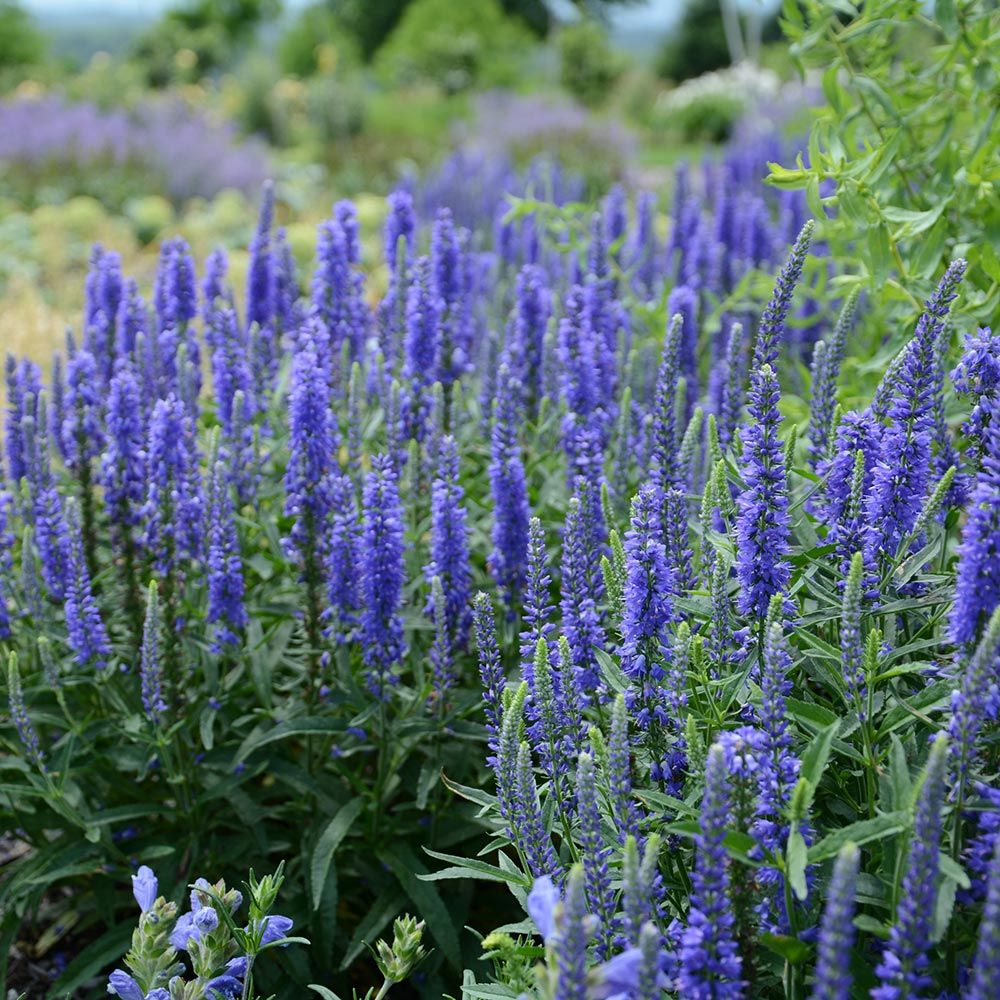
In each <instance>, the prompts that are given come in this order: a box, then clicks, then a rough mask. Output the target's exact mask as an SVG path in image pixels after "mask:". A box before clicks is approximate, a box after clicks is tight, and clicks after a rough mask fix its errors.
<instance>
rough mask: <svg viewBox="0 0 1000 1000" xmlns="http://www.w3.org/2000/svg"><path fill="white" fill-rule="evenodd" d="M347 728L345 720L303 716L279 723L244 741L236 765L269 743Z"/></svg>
mask: <svg viewBox="0 0 1000 1000" xmlns="http://www.w3.org/2000/svg"><path fill="white" fill-rule="evenodd" d="M346 728H347V721H346V720H344V719H330V718H318V717H312V716H303V717H302V718H300V719H291V720H290V721H288V722H279V723H278V724H277V725H276V726H273V727H271V728H270V729H267V730H262V731H260V732H256V733H251V734H250V736H248V737H247V738H246V739H245V740H244V741H243V745H242V746H241V747H240V748H239V750H238V751H237V753H236V758H235V763H237V764H238V763H240V761H243V760H246V758H247V757H249V756H250V754H252V753H254V752H255V751H257V750H260V748H261V747H265V746H267V745H268V744H269V743H277V742H279V741H280V740H287V739H290V738H291V737H293V736H320V735H329V734H330V733H342V732H344V730H345V729H346Z"/></svg>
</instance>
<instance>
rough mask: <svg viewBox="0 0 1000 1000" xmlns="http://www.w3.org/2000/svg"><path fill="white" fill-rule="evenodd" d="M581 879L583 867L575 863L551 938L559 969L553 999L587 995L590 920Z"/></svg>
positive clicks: (572, 999)
mask: <svg viewBox="0 0 1000 1000" xmlns="http://www.w3.org/2000/svg"><path fill="white" fill-rule="evenodd" d="M584 881H585V879H584V874H583V870H582V868H581V867H580V866H579V865H576V866H574V867H573V868H572V869H571V870H570V873H569V878H568V879H567V880H566V894H565V896H564V897H563V901H562V908H561V912H560V914H559V919H558V921H557V927H558V930H557V932H556V935H555V941H554V947H555V953H556V968H557V970H558V980H557V983H556V990H555V1000H586V998H587V942H588V940H589V938H590V926H589V925H590V921H589V920H588V916H589V915H588V913H587V894H586V889H585V886H584Z"/></svg>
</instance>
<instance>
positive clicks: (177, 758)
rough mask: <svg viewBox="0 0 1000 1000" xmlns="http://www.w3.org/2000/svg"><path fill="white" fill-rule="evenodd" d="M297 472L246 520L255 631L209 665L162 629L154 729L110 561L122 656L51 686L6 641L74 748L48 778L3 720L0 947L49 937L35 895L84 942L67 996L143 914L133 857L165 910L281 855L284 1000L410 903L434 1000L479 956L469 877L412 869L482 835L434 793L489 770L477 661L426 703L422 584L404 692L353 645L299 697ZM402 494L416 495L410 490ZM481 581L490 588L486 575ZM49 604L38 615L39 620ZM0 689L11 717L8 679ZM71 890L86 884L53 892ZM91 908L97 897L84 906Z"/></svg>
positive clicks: (38, 663) (352, 964)
mask: <svg viewBox="0 0 1000 1000" xmlns="http://www.w3.org/2000/svg"><path fill="white" fill-rule="evenodd" d="M286 419H287V414H286V407H285V403H284V402H283V401H282V402H281V403H276V406H275V407H274V408H272V410H271V412H270V414H269V416H268V420H270V421H271V422H272V424H273V425H274V426H278V425H279V424H280V425H282V426H284V425H285V424H286ZM211 424H212V419H211V418H208V419H207V420H206V422H205V426H204V427H203V447H204V450H205V452H206V453H207V452H208V450H209V447H208V445H209V438H210V432H211V426H210V425H211ZM467 425H468V428H469V430H468V435H469V437H468V441H469V443H470V445H471V446H472V447H473V448H476V447H481V445H477V444H476V443H475V438H476V433H477V432H476V427H477V425H476V422H475V421H467ZM364 426H365V430H364V440H365V442H366V444H365V450H366V452H369V453H373V452H374V451H375V450H378V449H381V448H383V447H384V437H383V429H384V414H383V413H382V412H381V410H380V409H376V408H374V407H373V408H372V410H371V411H370V412H368V413H367V414H366V417H365V425H364ZM282 437H284V431H283V432H282ZM366 461H367V458H366ZM286 462H287V448H286V447H285V446H284V445H282V446H281V447H278V448H275V449H274V450H273V451H272V453H271V458H270V459H269V464H268V468H267V469H266V472H265V475H266V482H264V483H262V486H261V489H260V491H259V493H258V494H257V496H256V497H255V500H254V503H253V506H252V508H250V507H247V508H246V509H244V510H243V511H242V512H241V513H240V517H239V532H240V537H241V542H242V544H243V546H244V548H243V553H244V559H245V577H246V583H247V607H248V611H249V613H250V615H251V616H252V617H253V619H254V621H253V622H252V623H251V625H250V627H249V630H248V633H247V635H246V638H245V642H244V643H243V645H242V646H241V647H239V648H238V649H237V650H234V651H233V652H232V654H230V655H219V654H217V653H215V652H213V651H212V649H211V648H210V647H209V644H208V643H207V642H206V641H205V639H204V637H203V636H196V635H195V633H194V630H192V631H189V632H187V634H186V636H185V637H181V636H171V639H170V643H169V645H165V646H164V648H165V649H166V650H167V651H168V653H169V652H170V651H173V654H175V655H172V659H171V663H173V666H174V668H176V669H177V670H178V671H180V673H177V674H174V675H173V676H174V678H175V680H176V683H177V686H178V690H180V689H183V693H182V694H181V695H180V698H181V703H182V704H183V710H179V711H177V712H176V713H175V714H172V715H171V717H170V719H169V720H168V722H167V724H166V725H164V726H163V727H161V728H154V727H152V726H151V725H150V724H149V722H148V720H147V719H146V718H145V717H144V715H143V711H142V705H141V703H140V701H139V699H138V697H137V692H138V689H137V688H136V687H135V685H136V684H137V683H138V682H137V678H136V677H135V669H136V665H137V664H138V662H139V659H138V654H137V648H138V646H137V642H138V637H137V636H136V634H135V632H134V627H133V625H132V624H131V622H130V620H129V617H128V615H127V614H126V612H125V601H124V595H123V591H122V590H121V589H120V587H119V580H118V573H117V572H116V571H115V570H114V569H113V568H112V559H111V555H110V551H109V550H108V549H106V547H105V545H104V543H103V542H101V543H100V544H99V549H100V553H101V554H100V558H101V560H102V564H103V565H104V566H105V567H107V568H108V569H107V572H102V573H101V574H100V575H99V577H98V578H97V579H98V581H99V582H98V583H97V586H98V587H99V590H100V593H101V598H100V599H101V601H102V604H104V605H105V606H106V607H107V608H108V615H109V619H108V620H109V627H110V628H111V630H112V633H113V634H114V635H115V636H116V637H117V638H116V646H117V648H118V651H119V655H118V657H117V662H116V663H115V665H114V666H113V667H111V668H109V669H108V670H106V671H104V672H103V673H101V672H98V673H94V672H91V673H89V674H83V673H80V672H77V671H76V670H75V669H74V668H73V666H72V665H71V662H70V659H69V657H68V656H64V655H63V651H62V649H61V648H59V649H58V650H56V649H53V651H52V652H53V654H54V666H53V668H52V669H54V670H56V671H57V673H58V675H59V677H60V678H61V680H60V684H59V686H58V688H57V689H53V688H52V687H50V686H49V685H48V683H47V681H46V680H45V678H44V676H43V672H42V671H43V658H44V656H46V655H47V651H44V650H42V649H41V648H40V647H39V644H38V643H37V641H36V637H35V634H34V633H31V634H30V637H29V633H28V632H27V631H25V630H20V639H17V640H14V641H13V644H14V645H17V646H21V647H22V662H23V669H22V676H23V677H24V687H25V697H26V699H27V700H28V701H29V703H30V704H31V705H32V715H33V718H34V721H35V724H36V725H37V726H38V728H39V730H40V732H41V734H42V739H43V740H46V741H48V740H50V739H52V738H53V737H54V734H55V733H56V732H57V731H60V732H62V733H63V736H62V737H60V739H59V741H58V745H57V746H51V745H50V746H47V749H48V750H51V755H50V760H51V769H50V771H49V772H41V771H39V770H38V769H35V768H32V767H31V765H30V764H29V763H28V762H26V761H25V760H24V759H23V758H21V757H19V756H17V755H15V754H11V753H8V752H7V750H8V749H9V748H10V747H11V746H12V745H14V741H15V740H16V736H15V735H14V734H13V732H12V731H11V730H10V728H9V724H8V722H7V720H6V719H5V720H4V724H3V729H2V735H0V741H2V745H3V752H2V753H0V784H2V785H3V787H4V808H5V809H6V810H10V812H11V814H12V815H16V816H17V826H18V829H19V838H20V840H21V841H22V842H23V843H25V844H29V845H31V850H30V851H29V852H28V853H26V854H24V855H23V856H21V857H18V858H17V859H16V860H14V861H12V862H10V863H9V864H6V865H5V866H4V873H3V874H4V877H3V879H2V881H0V914H2V919H0V941H3V940H4V937H3V935H4V934H5V933H9V934H16V933H17V931H18V929H19V928H22V933H25V932H27V933H38V934H40V933H41V932H42V931H41V929H37V928H36V929H33V930H31V931H28V930H27V929H28V928H30V927H31V926H32V920H33V915H34V914H36V913H38V912H39V907H40V906H43V905H44V910H43V912H44V918H43V919H44V927H46V928H50V929H51V928H52V927H54V926H55V927H57V928H58V930H56V931H50V932H51V933H52V934H53V935H54V937H55V939H56V940H57V941H58V940H59V939H60V938H61V936H62V935H64V934H67V933H69V932H70V931H72V933H73V934H74V935H75V936H77V937H76V939H77V940H79V939H90V938H92V939H94V942H95V943H94V945H93V948H92V950H89V949H84V951H85V952H86V954H82V956H81V960H80V961H79V962H78V963H74V964H73V965H71V967H70V968H68V969H67V971H66V972H65V973H64V974H63V976H62V977H61V978H60V981H59V983H58V984H57V987H58V989H59V990H61V991H64V992H66V993H69V992H72V991H73V990H74V989H76V988H77V987H78V986H79V985H80V983H82V982H83V981H85V980H86V979H87V978H89V976H92V975H93V974H95V973H96V972H98V971H99V970H100V969H101V968H103V967H104V966H105V965H106V964H107V963H109V962H112V961H115V960H117V958H118V957H119V956H120V955H121V954H122V952H123V951H124V950H125V945H124V940H125V939H127V936H128V934H129V933H130V928H131V927H132V926H133V925H134V921H133V917H132V911H131V905H130V901H129V900H126V899H124V898H122V897H121V895H120V894H119V893H117V891H116V889H115V886H116V885H118V884H121V883H122V882H123V881H125V880H126V879H127V876H128V874H129V873H130V872H131V870H132V868H133V864H134V862H133V859H135V858H139V859H141V861H142V862H143V863H146V864H149V865H150V866H152V867H153V868H155V870H156V872H157V875H158V876H159V877H160V882H161V887H162V889H163V892H164V894H165V895H167V896H168V898H179V897H180V895H181V893H182V892H183V887H184V886H185V885H186V884H187V883H189V882H190V881H192V879H193V878H194V877H197V876H200V875H207V876H209V877H216V876H221V877H223V878H225V879H226V880H227V882H228V883H229V884H230V885H232V884H236V882H237V880H238V879H239V878H240V877H241V875H242V873H243V872H244V871H245V868H246V865H247V863H248V859H251V860H252V861H253V862H254V863H255V864H259V865H260V866H261V867H264V866H265V865H273V864H274V863H275V862H276V861H277V860H278V859H279V858H282V857H287V858H289V864H288V866H287V869H286V870H285V873H284V874H285V882H284V885H283V888H282V906H281V912H282V913H285V914H287V915H288V916H290V917H292V918H293V919H294V920H295V927H296V932H299V931H301V933H302V934H303V935H304V936H306V937H308V938H309V939H310V941H311V942H312V945H313V947H312V949H310V950H309V951H308V952H306V951H304V950H301V951H300V952H299V954H298V955H297V956H296V955H295V954H293V950H291V949H290V950H289V951H288V952H286V951H285V950H283V949H278V950H277V951H272V952H270V955H271V958H270V959H269V961H268V962H267V963H266V965H265V967H263V968H262V969H261V970H260V977H259V988H260V989H261V991H262V993H263V995H264V996H267V990H272V991H274V992H276V993H277V994H278V995H279V996H285V995H288V993H286V992H283V988H282V986H281V984H282V983H284V984H285V986H286V987H287V986H288V985H289V984H294V985H295V988H297V989H299V990H300V991H301V992H302V993H303V994H304V991H305V988H306V986H307V985H308V984H309V983H310V982H317V981H319V982H323V983H326V984H328V985H331V986H333V987H334V988H335V989H343V988H347V985H348V984H349V983H352V982H353V983H355V984H357V983H358V982H359V981H360V982H364V979H365V976H366V972H365V969H364V964H365V963H364V959H365V945H366V943H367V942H371V941H374V940H375V939H376V938H377V937H378V936H379V935H380V934H381V933H382V932H383V930H384V929H385V928H386V927H387V926H389V925H390V924H391V922H392V921H393V919H394V918H395V917H396V916H397V915H398V914H399V913H400V912H401V911H402V910H403V909H406V908H407V907H409V908H410V909H411V910H416V911H418V912H419V913H420V914H421V916H422V918H423V919H425V920H426V921H427V937H429V938H430V939H431V940H432V941H433V947H434V954H433V955H432V956H431V958H429V959H428V960H427V962H426V963H425V965H424V967H423V970H424V972H425V974H426V976H427V980H426V981H427V987H426V993H425V995H426V996H434V995H436V996H441V995H443V992H444V983H446V982H450V981H453V980H454V977H455V976H457V974H458V972H457V970H458V969H460V968H461V966H462V964H463V963H468V962H471V961H473V960H474V957H475V950H474V949H475V945H474V942H472V941H470V940H469V939H468V938H467V936H464V935H463V936H462V937H461V938H460V936H459V932H458V930H457V928H460V927H461V926H462V925H463V924H465V923H467V922H469V919H470V916H469V915H470V905H471V903H472V893H471V887H470V888H469V889H466V888H464V887H463V888H462V889H461V890H460V891H458V892H452V893H450V894H449V896H448V902H447V905H446V904H445V902H444V900H443V898H442V896H441V894H440V893H439V892H438V891H437V889H436V888H435V887H434V886H433V885H431V884H427V883H424V882H422V881H420V880H419V878H418V876H419V875H421V874H424V873H426V872H427V871H428V868H427V865H426V864H425V860H426V859H425V857H424V855H423V851H422V849H423V847H424V846H429V847H432V848H435V849H437V850H455V849H459V850H466V851H473V850H474V849H475V843H476V841H477V840H478V838H479V836H480V835H481V830H482V827H481V824H480V823H479V822H478V821H477V820H476V819H475V817H474V811H473V810H471V809H466V808H464V806H463V804H460V803H457V802H456V801H455V800H454V799H453V797H452V796H451V794H450V793H449V792H448V790H447V789H446V788H445V787H444V784H443V782H442V776H443V775H447V776H448V777H449V778H451V779H453V780H457V781H460V782H463V783H468V784H472V785H475V784H479V783H480V782H481V781H482V780H483V774H484V764H483V761H482V743H481V727H480V725H479V724H478V723H476V722H475V721H473V720H474V717H475V715H476V714H477V710H478V705H479V702H480V691H479V685H478V678H476V677H475V664H474V661H473V660H472V658H466V660H465V661H464V664H465V665H464V677H463V679H462V681H461V684H460V685H459V686H456V687H455V688H453V689H451V691H449V697H448V699H447V702H439V703H437V704H436V706H435V710H434V711H433V712H431V711H429V710H428V705H429V703H430V698H431V693H432V690H433V685H432V678H431V675H430V668H429V663H428V656H427V649H428V647H429V646H430V643H431V641H432V638H433V636H432V633H431V631H430V630H429V629H427V628H426V627H424V626H423V624H422V615H421V609H422V598H421V596H420V594H418V593H417V592H416V591H414V592H413V595H412V601H411V606H410V608H409V611H408V615H409V621H408V626H407V627H408V631H411V633H412V635H413V637H414V641H413V642H412V643H411V658H410V661H409V662H411V663H412V664H413V671H412V673H411V675H410V678H409V679H408V680H404V681H403V682H402V683H401V684H399V685H398V686H397V687H396V688H394V692H393V697H392V701H391V703H381V702H378V701H376V700H374V699H373V698H372V696H371V694H370V693H369V692H368V691H367V690H366V689H365V688H364V687H363V685H362V683H361V674H362V669H363V668H362V665H361V662H360V650H358V652H357V654H355V653H354V652H352V651H351V650H349V649H348V648H347V647H340V648H339V649H336V650H334V651H333V652H331V653H330V662H329V665H328V667H327V671H328V687H327V688H326V689H325V691H324V693H323V696H322V698H320V697H318V696H317V692H316V691H315V690H314V689H313V690H310V689H309V687H308V683H307V677H308V673H309V664H310V661H311V659H312V658H313V656H312V652H311V651H310V650H309V648H308V647H307V646H305V645H304V644H303V635H302V634H301V631H300V627H299V626H298V625H297V624H296V620H295V608H296V607H297V605H298V602H299V595H298V591H299V583H298V574H297V571H296V569H295V567H294V566H292V565H291V564H290V563H289V561H288V557H287V555H286V553H285V551H284V549H283V547H282V542H281V538H282V535H283V534H286V533H287V531H288V527H289V522H288V520H287V518H286V517H285V516H284V514H283V504H284V495H283V492H284V491H283V489H282V486H281V481H282V479H281V470H282V469H283V468H284V466H285V464H286ZM469 464H470V467H471V468H474V469H475V470H476V475H482V473H483V470H484V468H485V458H484V456H483V455H482V454H475V455H472V456H470V463H469ZM406 489H407V490H409V491H411V495H414V496H416V495H417V485H416V480H414V481H413V484H412V485H411V486H408V487H406ZM428 508H429V498H428V497H427V495H426V492H423V493H421V500H420V502H419V504H418V506H417V507H416V508H414V510H413V514H414V516H415V518H416V520H415V521H414V522H413V526H412V540H411V550H410V553H409V559H410V561H409V563H408V571H409V573H410V576H411V579H414V580H418V579H419V576H420V566H421V565H422V560H423V559H424V558H425V556H424V541H423V540H424V539H425V537H426V532H427V530H428V525H429V509H428ZM197 576H200V574H197V575H195V574H192V576H191V578H190V579H189V580H188V581H187V583H186V584H184V585H183V586H181V587H180V588H179V589H178V592H177V593H176V602H177V604H176V607H177V610H178V612H179V613H180V615H181V616H182V617H183V618H184V619H185V620H186V621H187V622H189V623H190V624H191V625H194V624H195V623H196V622H198V623H201V624H203V622H204V617H203V616H204V607H203V601H202V600H201V598H200V597H195V593H196V590H198V589H199V588H201V586H202V584H203V582H204V581H203V580H200V579H197ZM478 580H479V582H480V583H483V584H484V583H485V581H486V576H485V572H484V570H483V569H482V568H480V569H479V571H478ZM192 587H193V588H195V589H194V590H192V589H190V588H192ZM192 599H193V600H194V602H195V603H191V601H192ZM164 600H166V599H165V598H164ZM54 612H55V608H54V607H52V606H49V607H47V608H46V609H45V612H44V613H45V615H46V619H47V620H48V616H49V615H51V614H53V613H54ZM26 621H27V619H26ZM199 627H200V625H199ZM119 640H120V641H119ZM7 645H8V648H12V646H11V645H10V644H7ZM29 646H30V649H29V648H28V647H29ZM50 676H51V675H50ZM31 678H33V679H31ZM123 682H124V684H125V686H124V687H123V686H122V684H123ZM0 687H2V688H3V691H2V694H0V699H2V702H3V703H4V704H5V705H6V701H7V693H8V692H7V690H6V685H0ZM446 734H447V736H446ZM67 884H72V885H75V886H76V890H77V891H76V892H74V893H69V894H65V895H63V894H62V893H60V892H58V891H57V890H56V887H57V886H60V885H67ZM81 899H85V900H86V899H90V900H100V901H101V902H100V905H81V904H80V902H79V900H81ZM408 900H409V902H407V901H408ZM479 900H480V905H482V896H481V895H480V897H479ZM123 904H125V906H124V912H123ZM491 905H492V907H493V908H496V907H499V908H500V911H501V912H502V911H503V909H504V908H505V906H506V903H505V902H504V900H503V898H502V897H500V898H497V897H493V902H492V903H491ZM463 944H464V945H465V946H466V947H467V948H469V949H470V951H469V954H467V955H465V954H463V953H462V950H461V949H462V946H463ZM406 954H408V955H410V957H411V958H412V957H413V956H414V954H415V953H414V951H413V950H412V949H410V950H409V951H408V952H406ZM338 970H339V971H338ZM449 970H450V971H449ZM396 971H398V967H396ZM0 980H2V976H0ZM435 990H436V991H437V992H436V993H435ZM54 995H58V996H62V995H63V992H58V993H56V994H54Z"/></svg>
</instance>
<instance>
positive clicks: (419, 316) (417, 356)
mask: <svg viewBox="0 0 1000 1000" xmlns="http://www.w3.org/2000/svg"><path fill="white" fill-rule="evenodd" d="M442 311H443V305H442V303H441V301H440V299H438V298H437V297H436V295H435V293H434V289H433V287H432V285H431V270H430V261H429V260H428V259H427V258H426V257H418V258H417V261H416V264H415V266H414V269H413V277H412V280H411V281H410V284H409V287H408V288H407V291H406V328H405V335H404V345H403V346H404V352H403V378H404V379H405V380H406V382H407V383H408V393H409V395H408V398H407V410H406V424H407V434H408V435H409V436H410V437H414V438H416V439H417V440H418V441H422V440H423V439H424V437H425V435H426V433H427V424H428V420H429V417H430V404H431V400H430V387H431V386H432V385H433V384H434V382H435V380H436V378H437V366H438V351H439V347H440V344H439V338H440V321H441V315H442Z"/></svg>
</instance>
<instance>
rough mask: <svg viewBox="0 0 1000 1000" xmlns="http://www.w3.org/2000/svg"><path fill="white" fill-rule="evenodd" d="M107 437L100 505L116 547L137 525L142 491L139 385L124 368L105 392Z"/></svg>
mask: <svg viewBox="0 0 1000 1000" xmlns="http://www.w3.org/2000/svg"><path fill="white" fill-rule="evenodd" d="M107 402H108V415H107V426H108V434H107V441H106V444H105V449H104V454H103V455H102V456H101V484H102V485H103V487H104V504H105V507H107V509H108V512H109V514H110V517H111V525H112V538H113V539H114V540H115V543H116V546H120V545H121V543H122V541H123V540H124V539H125V537H126V533H129V532H130V531H131V529H132V528H133V527H134V526H135V525H136V524H138V522H139V514H140V511H141V508H142V501H143V496H144V491H145V478H146V472H145V452H144V450H143V431H142V404H141V398H140V395H139V384H138V382H136V379H135V375H134V374H133V372H132V369H131V368H130V367H129V366H128V365H123V366H122V367H121V368H119V369H118V371H116V372H115V374H114V376H113V377H112V379H111V388H110V389H109V391H108V400H107Z"/></svg>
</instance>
